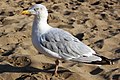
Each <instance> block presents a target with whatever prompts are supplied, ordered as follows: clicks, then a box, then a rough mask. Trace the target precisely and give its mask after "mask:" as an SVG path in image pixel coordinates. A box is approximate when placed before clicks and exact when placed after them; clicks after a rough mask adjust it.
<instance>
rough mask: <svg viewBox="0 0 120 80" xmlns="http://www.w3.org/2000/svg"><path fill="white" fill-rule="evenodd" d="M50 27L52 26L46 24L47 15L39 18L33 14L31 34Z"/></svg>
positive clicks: (43, 31) (41, 31) (44, 30)
mask: <svg viewBox="0 0 120 80" xmlns="http://www.w3.org/2000/svg"><path fill="white" fill-rule="evenodd" d="M50 28H52V27H51V26H49V25H48V24H47V17H43V18H39V17H38V16H35V18H34V22H33V27H32V35H33V34H34V35H35V34H39V35H40V34H43V33H45V32H46V31H48V30H49V29H50Z"/></svg>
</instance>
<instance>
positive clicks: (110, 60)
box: [89, 55, 120, 65]
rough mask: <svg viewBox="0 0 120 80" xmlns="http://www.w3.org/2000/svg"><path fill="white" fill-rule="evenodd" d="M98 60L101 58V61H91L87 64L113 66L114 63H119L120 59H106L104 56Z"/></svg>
mask: <svg viewBox="0 0 120 80" xmlns="http://www.w3.org/2000/svg"><path fill="white" fill-rule="evenodd" d="M97 56H98V55H97ZM99 57H100V58H102V61H93V62H91V63H89V64H97V65H113V64H115V62H117V61H119V60H120V58H115V59H108V58H106V57H104V56H99Z"/></svg>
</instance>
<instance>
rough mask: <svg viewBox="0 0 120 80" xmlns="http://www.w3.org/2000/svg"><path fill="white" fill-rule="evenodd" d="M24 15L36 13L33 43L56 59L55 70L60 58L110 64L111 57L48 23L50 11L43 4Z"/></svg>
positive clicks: (39, 49) (25, 11) (35, 6)
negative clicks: (103, 54) (98, 52)
mask: <svg viewBox="0 0 120 80" xmlns="http://www.w3.org/2000/svg"><path fill="white" fill-rule="evenodd" d="M22 14H23V15H27V14H28V15H29V14H31V15H34V16H35V17H34V21H33V26H32V43H33V45H34V47H35V48H36V49H37V50H38V52H40V53H44V55H46V56H49V57H53V58H55V59H56V61H55V64H56V68H55V72H54V74H55V75H57V70H58V66H59V60H67V61H74V62H82V63H93V64H94V63H101V62H102V61H103V59H104V62H105V63H108V64H110V61H109V59H107V58H105V57H103V56H99V55H97V53H96V52H95V51H94V50H93V49H92V48H90V47H89V46H87V45H85V44H84V43H83V42H81V41H80V40H79V39H77V38H76V37H74V36H73V35H72V34H70V33H69V32H67V31H65V30H62V29H59V28H53V27H52V26H50V25H49V24H48V23H47V18H48V11H47V8H46V7H45V6H44V5H42V4H35V5H34V6H32V7H31V8H30V9H28V10H24V11H23V12H22Z"/></svg>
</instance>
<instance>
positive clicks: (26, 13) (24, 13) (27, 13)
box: [22, 10, 30, 15]
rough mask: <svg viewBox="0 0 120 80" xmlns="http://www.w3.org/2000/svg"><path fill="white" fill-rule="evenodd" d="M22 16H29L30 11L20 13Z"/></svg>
mask: <svg viewBox="0 0 120 80" xmlns="http://www.w3.org/2000/svg"><path fill="white" fill-rule="evenodd" d="M22 14H23V15H29V14H30V11H28V10H25V11H22Z"/></svg>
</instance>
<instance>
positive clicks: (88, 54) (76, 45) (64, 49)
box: [40, 28, 99, 62]
mask: <svg viewBox="0 0 120 80" xmlns="http://www.w3.org/2000/svg"><path fill="white" fill-rule="evenodd" d="M40 44H41V45H42V46H43V47H44V48H46V49H49V50H51V51H52V52H55V53H56V54H59V56H61V57H62V58H63V59H66V60H73V61H81V62H91V61H92V60H93V61H95V60H97V59H99V57H97V56H94V55H93V54H95V52H94V51H93V50H92V49H91V48H90V47H88V46H87V45H85V44H84V43H82V42H81V41H79V40H78V39H77V38H75V37H74V36H72V35H71V34H70V33H68V32H66V31H64V30H62V29H58V28H52V29H50V30H49V31H48V32H47V33H45V34H43V35H42V36H41V37H40ZM92 56H93V57H92Z"/></svg>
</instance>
